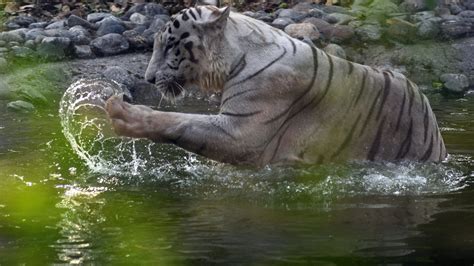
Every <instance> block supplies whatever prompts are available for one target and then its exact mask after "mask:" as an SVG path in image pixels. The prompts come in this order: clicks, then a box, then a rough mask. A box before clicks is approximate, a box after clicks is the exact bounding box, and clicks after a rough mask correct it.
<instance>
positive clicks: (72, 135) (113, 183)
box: [0, 84, 474, 265]
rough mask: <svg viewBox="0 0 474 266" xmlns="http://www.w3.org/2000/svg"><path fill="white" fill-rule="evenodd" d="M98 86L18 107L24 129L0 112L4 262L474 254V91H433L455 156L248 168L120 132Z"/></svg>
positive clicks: (435, 258) (428, 258)
mask: <svg viewBox="0 0 474 266" xmlns="http://www.w3.org/2000/svg"><path fill="white" fill-rule="evenodd" d="M75 86H76V89H77V88H80V86H78V84H76V85H75ZM101 86H103V85H101ZM107 86H108V85H107ZM85 91H87V90H85ZM76 92H77V91H76ZM79 92H84V91H82V90H80V91H79ZM109 93H113V94H115V93H117V91H111V92H109ZM101 95H102V96H101V97H98V98H96V99H95V100H96V101H92V103H93V104H90V103H91V98H90V97H92V96H93V95H92V94H81V93H79V94H77V93H73V94H69V96H70V97H71V98H69V99H68V100H67V101H64V98H63V103H62V104H61V108H62V109H61V116H60V117H56V116H54V115H53V116H48V115H45V114H42V113H40V114H39V115H40V116H41V117H48V119H43V118H42V119H36V118H34V117H33V118H29V117H26V116H25V117H21V120H22V122H21V129H22V131H21V132H22V133H21V134H20V135H18V136H16V135H15V134H12V133H11V132H12V131H11V130H12V129H13V128H15V127H19V123H10V122H3V124H2V122H0V127H5V129H2V130H0V134H4V135H2V136H0V137H3V139H8V140H10V139H11V140H12V141H11V143H17V142H18V139H17V137H21V141H19V142H20V143H21V146H22V148H21V149H18V145H17V144H14V145H13V146H12V145H9V146H8V150H14V149H17V150H19V151H20V152H9V151H8V150H7V149H2V150H0V264H20V263H26V264H30V263H32V264H54V263H68V264H84V263H85V264H87V263H94V264H137V263H138V264H165V265H173V264H180V265H182V264H214V263H225V264H231V263H239V264H271V265H273V264H293V263H303V264H350V265H353V264H357V263H359V264H367V263H369V264H372V263H373V264H380V263H381V264H387V263H408V264H413V263H417V264H418V263H437V264H458V263H463V264H466V263H471V264H472V262H473V261H474V229H473V227H472V223H473V222H474V215H473V214H474V204H473V203H472V202H474V186H473V181H474V160H473V157H472V156H473V155H474V142H473V139H474V122H473V121H474V119H472V118H473V114H472V110H474V108H473V106H474V104H473V102H472V100H468V101H464V100H463V101H459V100H456V99H447V98H445V97H441V96H439V95H430V99H431V103H432V106H433V108H434V109H435V111H436V113H437V116H438V120H439V121H440V125H441V128H442V130H443V136H444V137H445V139H446V143H447V146H448V149H449V150H450V153H451V155H450V157H449V159H448V160H447V161H446V162H444V163H442V164H420V163H410V162H403V163H399V164H392V163H369V162H358V163H355V162H353V163H346V164H328V165H322V166H306V167H266V168H262V169H253V168H242V167H234V166H230V165H225V164H220V163H216V162H212V161H208V160H206V159H204V158H201V157H196V156H194V155H191V154H188V153H186V152H184V151H182V150H180V149H178V148H176V147H174V146H169V145H157V144H152V143H150V142H147V141H144V140H139V141H132V140H128V139H122V138H117V137H115V136H114V135H113V133H111V132H108V131H107V130H106V129H107V127H108V124H107V123H108V122H107V120H106V117H105V116H104V112H103V110H102V109H100V108H96V106H101V104H103V98H104V97H103V96H104V95H105V94H101ZM78 97H83V98H82V100H81V101H76V100H77V99H78ZM64 103H67V104H65V105H64ZM84 104H86V105H84ZM181 104H182V105H184V106H180V109H185V108H187V107H189V106H190V105H187V104H188V103H186V102H184V103H181ZM190 104H191V106H192V105H193V104H195V102H191V103H190ZM0 106H2V105H1V104H0ZM0 108H1V107H0ZM193 108H194V107H192V108H191V109H193ZM66 110H68V111H66ZM1 111H2V110H0V118H1V119H0V121H11V119H10V117H9V116H11V114H9V113H7V112H1ZM64 112H65V113H64ZM65 114H67V115H65ZM64 119H69V120H67V121H66V123H65V121H64ZM60 121H61V122H62V125H63V127H60V126H59V123H60ZM38 125H41V126H38ZM61 130H64V134H65V135H66V139H65V138H64V137H62V136H63V135H62V134H61ZM68 134H69V135H68ZM29 136H32V137H31V138H30V137H29ZM0 142H1V141H0ZM69 143H70V144H71V145H72V148H69ZM75 145H77V146H75ZM81 152H83V153H82V154H81ZM85 166H87V167H85Z"/></svg>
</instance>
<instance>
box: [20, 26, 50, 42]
mask: <svg viewBox="0 0 474 266" xmlns="http://www.w3.org/2000/svg"><path fill="white" fill-rule="evenodd" d="M38 36H46V33H45V31H44V30H43V29H39V28H38V29H36V28H35V29H31V30H29V31H27V32H26V33H25V40H27V41H29V40H32V41H34V40H36V38H38Z"/></svg>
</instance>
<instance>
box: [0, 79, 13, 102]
mask: <svg viewBox="0 0 474 266" xmlns="http://www.w3.org/2000/svg"><path fill="white" fill-rule="evenodd" d="M0 73H1V72H0ZM15 96H16V93H15V91H14V90H12V88H11V86H10V85H9V84H8V83H6V82H5V81H4V80H1V79H0V100H9V99H13V98H14V97H15Z"/></svg>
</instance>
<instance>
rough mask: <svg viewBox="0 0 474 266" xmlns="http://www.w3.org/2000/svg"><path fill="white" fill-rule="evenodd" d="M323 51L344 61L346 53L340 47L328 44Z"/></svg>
mask: <svg viewBox="0 0 474 266" xmlns="http://www.w3.org/2000/svg"><path fill="white" fill-rule="evenodd" d="M323 50H324V51H325V52H326V53H328V54H331V55H334V56H337V57H340V58H342V59H346V52H345V51H344V49H343V48H342V47H341V46H339V45H337V44H334V43H330V44H328V45H327V46H326V47H324V49H323Z"/></svg>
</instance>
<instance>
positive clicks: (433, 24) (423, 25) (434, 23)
mask: <svg viewBox="0 0 474 266" xmlns="http://www.w3.org/2000/svg"><path fill="white" fill-rule="evenodd" d="M441 20H442V19H441V18H432V19H429V20H424V21H421V22H419V23H418V24H417V25H416V36H418V37H420V38H421V39H433V38H436V37H437V36H438V35H439V33H440V24H441Z"/></svg>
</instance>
